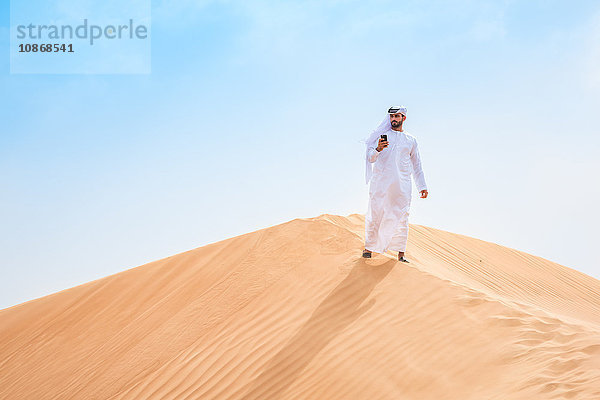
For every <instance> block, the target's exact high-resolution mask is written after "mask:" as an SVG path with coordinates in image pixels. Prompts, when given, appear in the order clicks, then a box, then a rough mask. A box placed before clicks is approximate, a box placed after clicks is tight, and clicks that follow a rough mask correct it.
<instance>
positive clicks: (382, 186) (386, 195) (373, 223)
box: [365, 129, 427, 253]
mask: <svg viewBox="0 0 600 400" xmlns="http://www.w3.org/2000/svg"><path fill="white" fill-rule="evenodd" d="M383 133H386V134H387V136H388V147H386V148H385V149H383V150H382V151H381V152H378V151H377V150H375V147H377V143H371V144H370V145H369V146H368V147H367V161H368V162H370V163H373V172H372V176H370V181H371V184H370V186H369V207H368V210H367V214H366V216H365V249H367V250H371V251H373V252H376V253H385V252H386V251H387V250H392V251H395V252H396V251H402V252H404V251H405V250H406V242H407V240H408V215H409V214H410V202H411V196H412V181H411V173H412V175H413V176H414V179H415V184H416V186H417V189H418V190H419V192H420V191H421V190H426V189H427V185H426V184H425V176H424V174H423V169H422V168H421V158H420V155H419V150H418V148H417V140H416V139H415V137H414V136H412V135H410V134H408V133H406V132H404V131H403V132H399V131H395V130H392V129H390V130H388V131H386V132H383ZM367 167H370V166H369V165H367ZM368 175H371V174H370V173H369V174H368Z"/></svg>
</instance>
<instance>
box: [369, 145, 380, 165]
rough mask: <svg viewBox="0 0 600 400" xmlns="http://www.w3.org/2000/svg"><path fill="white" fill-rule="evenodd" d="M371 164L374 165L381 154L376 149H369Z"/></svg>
mask: <svg viewBox="0 0 600 400" xmlns="http://www.w3.org/2000/svg"><path fill="white" fill-rule="evenodd" d="M368 154H369V158H368V160H369V162H371V163H374V162H375V160H377V156H378V155H379V152H378V151H377V150H375V147H369V152H368Z"/></svg>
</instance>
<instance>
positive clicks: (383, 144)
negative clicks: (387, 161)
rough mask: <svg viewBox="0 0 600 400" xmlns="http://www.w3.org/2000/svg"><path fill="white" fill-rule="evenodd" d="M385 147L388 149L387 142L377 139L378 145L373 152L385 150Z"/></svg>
mask: <svg viewBox="0 0 600 400" xmlns="http://www.w3.org/2000/svg"><path fill="white" fill-rule="evenodd" d="M386 147H388V142H387V140H383V139H382V138H379V145H378V146H377V148H376V149H375V150H377V151H381V150H383V149H385V148H386Z"/></svg>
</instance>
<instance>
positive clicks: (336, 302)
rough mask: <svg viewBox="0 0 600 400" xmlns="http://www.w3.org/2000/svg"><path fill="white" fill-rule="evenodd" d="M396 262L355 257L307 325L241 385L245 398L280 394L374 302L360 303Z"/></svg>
mask: <svg viewBox="0 0 600 400" xmlns="http://www.w3.org/2000/svg"><path fill="white" fill-rule="evenodd" d="M394 265H396V261H395V260H390V261H387V262H384V263H382V264H380V265H368V264H367V263H366V260H365V259H363V258H360V259H358V260H357V261H355V263H354V266H353V267H352V269H351V270H350V272H349V274H348V276H347V277H346V278H345V279H344V280H343V281H342V282H340V284H339V285H337V287H336V288H335V289H333V291H332V292H331V293H329V295H328V296H327V297H326V298H325V299H324V300H323V301H322V302H321V304H319V306H318V307H317V308H316V309H315V311H314V312H313V313H312V315H311V316H310V318H309V319H308V321H307V322H306V323H305V324H304V326H302V328H300V330H299V331H298V332H297V333H296V334H295V335H294V336H293V337H292V338H291V339H290V340H289V341H288V343H287V344H286V345H285V346H284V347H283V348H282V349H281V350H280V351H279V352H278V353H277V354H275V356H273V357H272V358H271V359H270V360H269V361H268V362H267V364H266V365H265V368H264V370H263V372H261V374H260V375H259V376H258V377H256V379H254V380H253V381H252V382H250V383H248V384H247V385H246V387H244V388H243V389H242V393H245V394H244V396H243V397H242V398H243V399H245V400H255V399H256V400H258V399H261V400H264V399H278V398H280V397H281V395H282V394H283V393H284V392H285V390H286V389H287V388H288V387H289V386H290V385H291V384H292V383H294V381H295V380H296V379H297V378H298V376H299V375H300V373H301V372H302V370H303V369H304V368H305V367H306V366H307V365H308V364H309V363H310V362H311V361H312V359H313V358H314V357H315V356H316V355H317V354H318V353H319V352H320V351H321V350H322V349H323V348H324V347H325V346H327V344H328V343H329V342H331V340H332V339H333V338H335V337H336V336H337V335H338V334H339V333H340V332H341V331H342V330H344V329H345V328H346V327H347V326H348V325H350V324H351V323H352V322H354V321H355V320H356V319H357V318H358V317H360V316H361V315H362V314H364V313H365V312H366V311H368V310H369V309H370V308H371V307H372V306H373V304H375V300H374V299H371V300H370V301H369V302H368V303H367V304H364V305H362V306H361V304H362V302H363V301H364V300H365V299H366V298H367V297H368V296H369V294H370V293H371V292H372V291H373V289H374V288H375V286H376V285H377V284H378V283H379V282H381V281H382V280H383V279H384V278H385V277H386V275H387V274H388V273H389V272H390V271H391V270H392V268H393V267H394Z"/></svg>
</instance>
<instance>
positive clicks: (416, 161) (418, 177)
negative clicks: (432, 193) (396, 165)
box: [410, 140, 427, 192]
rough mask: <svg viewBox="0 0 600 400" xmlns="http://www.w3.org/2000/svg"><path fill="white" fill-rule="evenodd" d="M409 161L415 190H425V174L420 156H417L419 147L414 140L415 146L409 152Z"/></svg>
mask: <svg viewBox="0 0 600 400" xmlns="http://www.w3.org/2000/svg"><path fill="white" fill-rule="evenodd" d="M410 161H411V163H412V167H413V171H412V173H413V178H414V179H415V185H417V190H418V191H419V192H420V191H421V190H427V184H426V183H425V174H424V173H423V168H422V167H421V155H420V154H419V147H418V145H417V141H416V140H415V144H414V146H413V148H412V151H411V152H410Z"/></svg>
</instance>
